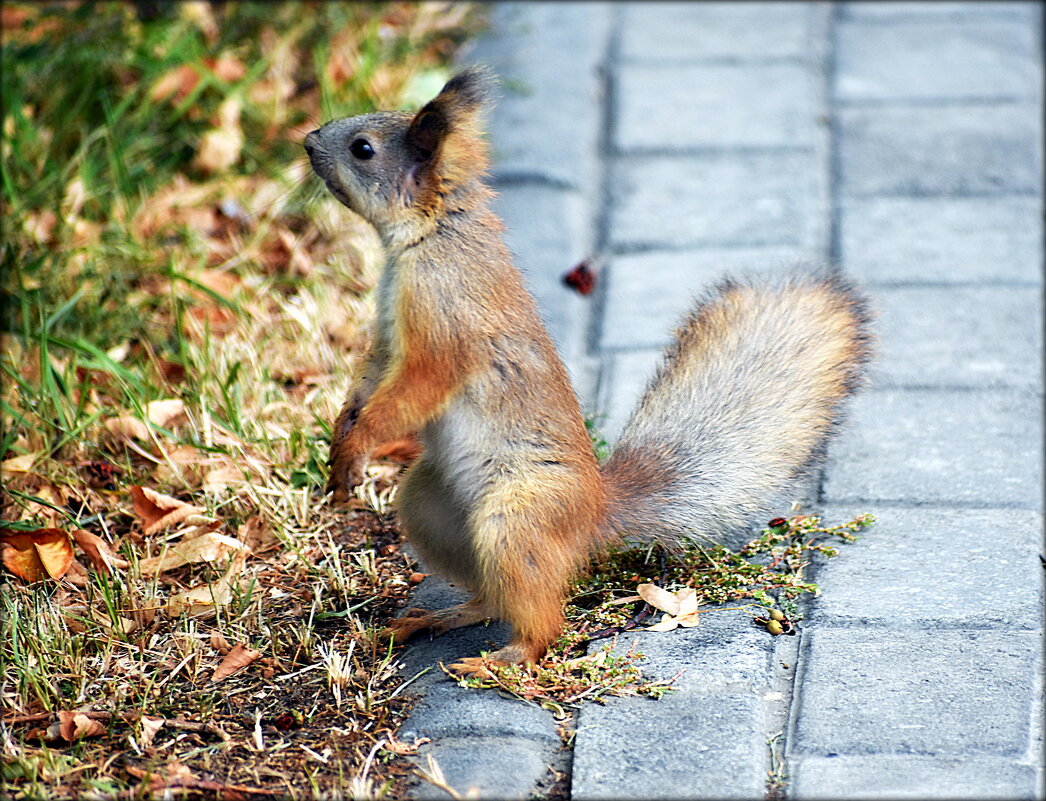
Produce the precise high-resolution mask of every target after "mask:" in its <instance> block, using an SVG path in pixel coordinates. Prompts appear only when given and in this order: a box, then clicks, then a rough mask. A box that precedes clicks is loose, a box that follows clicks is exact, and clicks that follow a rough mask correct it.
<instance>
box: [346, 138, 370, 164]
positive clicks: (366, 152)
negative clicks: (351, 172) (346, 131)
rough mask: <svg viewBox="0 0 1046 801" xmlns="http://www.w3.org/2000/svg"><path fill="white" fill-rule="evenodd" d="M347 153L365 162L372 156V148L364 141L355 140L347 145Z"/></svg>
mask: <svg viewBox="0 0 1046 801" xmlns="http://www.w3.org/2000/svg"><path fill="white" fill-rule="evenodd" d="M349 152H350V153H352V155H354V156H355V157H356V158H358V159H360V160H361V161H366V160H367V159H369V158H370V157H371V156H373V155H374V148H373V147H371V144H370V142H368V141H367V140H366V139H357V140H356V141H354V142H353V143H352V144H351V145H349Z"/></svg>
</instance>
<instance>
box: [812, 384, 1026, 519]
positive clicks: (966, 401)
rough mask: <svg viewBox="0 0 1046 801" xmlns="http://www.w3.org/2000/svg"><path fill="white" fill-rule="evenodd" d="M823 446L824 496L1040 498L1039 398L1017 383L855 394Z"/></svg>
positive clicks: (977, 500)
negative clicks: (1014, 385)
mask: <svg viewBox="0 0 1046 801" xmlns="http://www.w3.org/2000/svg"><path fill="white" fill-rule="evenodd" d="M848 418H849V419H848V421H847V423H846V424H845V425H844V426H843V427H842V431H841V433H840V436H839V437H838V438H837V439H836V440H835V441H833V442H832V443H831V444H830V445H829V447H828V462H827V467H826V472H827V475H826V479H825V483H824V498H825V501H826V502H829V503H836V502H839V503H841V502H848V501H861V502H866V501H870V500H881V501H884V502H888V501H903V502H910V503H938V504H939V503H945V504H947V503H949V502H961V503H973V504H990V505H1013V506H1019V507H1024V508H1034V509H1038V508H1041V507H1042V451H1041V443H1042V398H1041V396H1037V395H1035V394H1033V393H1030V392H1027V391H1019V390H973V391H963V390H955V391H947V390H879V391H872V392H865V393H864V394H863V395H858V397H857V398H855V399H854V402H853V403H852V404H851V407H850V410H849V415H848Z"/></svg>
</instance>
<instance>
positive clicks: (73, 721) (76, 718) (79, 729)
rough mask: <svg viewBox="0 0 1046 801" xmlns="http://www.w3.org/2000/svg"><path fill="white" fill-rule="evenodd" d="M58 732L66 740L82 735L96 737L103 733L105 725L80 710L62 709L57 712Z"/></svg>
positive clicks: (70, 740)
mask: <svg viewBox="0 0 1046 801" xmlns="http://www.w3.org/2000/svg"><path fill="white" fill-rule="evenodd" d="M58 734H59V736H60V737H61V738H62V739H63V740H65V741H66V742H70V743H71V742H73V741H74V740H79V739H81V738H83V737H98V736H100V735H103V734H105V726H103V725H102V724H101V723H100V722H99V721H97V720H91V718H89V717H87V715H85V714H83V713H82V712H69V711H62V712H59V713H58Z"/></svg>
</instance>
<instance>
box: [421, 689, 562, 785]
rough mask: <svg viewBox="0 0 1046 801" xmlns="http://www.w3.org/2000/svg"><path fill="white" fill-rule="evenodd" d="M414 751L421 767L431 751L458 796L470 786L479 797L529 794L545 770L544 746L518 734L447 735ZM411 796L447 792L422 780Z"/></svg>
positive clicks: (546, 758) (546, 757) (546, 750)
mask: <svg viewBox="0 0 1046 801" xmlns="http://www.w3.org/2000/svg"><path fill="white" fill-rule="evenodd" d="M516 703H517V704H519V702H518V701H517V702H516ZM418 753H419V757H415V758H414V760H413V761H414V762H415V764H417V765H418V766H419V767H421V768H424V767H425V760H424V757H425V755H426V754H432V756H433V757H434V758H435V759H436V762H437V764H438V765H439V766H440V768H441V769H442V770H443V775H444V777H445V778H446V781H447V784H449V785H450V786H451V787H452V788H454V790H455V791H457V792H458V793H459V794H460V795H459V796H457V797H459V798H462V797H466V796H465V794H466V793H467V792H468V791H469V789H471V788H473V787H474V788H476V789H477V790H478V791H479V796H478V797H479V798H497V799H510V798H519V799H525V798H529V797H530V796H531V793H532V792H533V790H534V785H535V784H537V782H538V781H539V780H540V779H542V778H543V777H544V776H545V774H546V773H547V772H548V767H547V765H548V761H547V760H548V753H549V752H548V749H547V748H545V747H544V746H543V745H540V744H537V743H533V742H530V741H527V740H521V739H519V738H518V737H495V738H490V737H464V738H456V737H451V738H445V739H441V740H439V741H438V742H436V743H432V744H430V745H425V746H422V748H421V749H420V750H419V752H418ZM411 797H412V798H419V799H445V798H450V797H451V796H450V795H448V794H447V793H446V792H444V791H443V790H440V789H439V788H437V787H435V786H433V785H431V784H429V783H427V782H422V783H421V784H419V785H417V786H416V787H415V788H414V789H413V791H412V792H411Z"/></svg>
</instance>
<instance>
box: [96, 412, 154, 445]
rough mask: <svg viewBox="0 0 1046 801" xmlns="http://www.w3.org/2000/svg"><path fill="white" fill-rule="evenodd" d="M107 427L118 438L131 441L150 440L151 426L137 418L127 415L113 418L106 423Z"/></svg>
mask: <svg viewBox="0 0 1046 801" xmlns="http://www.w3.org/2000/svg"><path fill="white" fill-rule="evenodd" d="M105 427H106V428H107V429H109V432H110V433H112V434H115V435H116V436H118V437H130V438H131V439H149V426H147V425H146V424H145V423H143V422H142V421H141V420H139V419H138V418H137V417H132V416H130V415H125V416H123V417H113V418H111V419H109V420H106V421H105Z"/></svg>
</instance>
